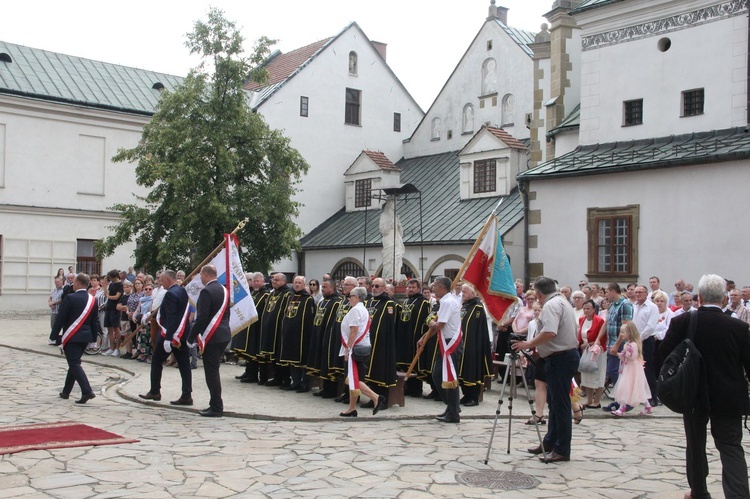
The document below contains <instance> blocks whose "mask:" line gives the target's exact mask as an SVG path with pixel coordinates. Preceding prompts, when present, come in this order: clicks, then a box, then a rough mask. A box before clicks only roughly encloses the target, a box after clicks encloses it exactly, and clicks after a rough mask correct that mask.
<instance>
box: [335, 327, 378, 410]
mask: <svg viewBox="0 0 750 499" xmlns="http://www.w3.org/2000/svg"><path fill="white" fill-rule="evenodd" d="M371 322H372V319H371V318H369V319H367V326H366V327H365V329H364V331H363V332H362V333H361V334H360V335H359V336H357V337H356V338H355V339H354V345H356V344H358V343H360V342H361V341H362V340H364V339H365V335H367V334H370V323H371ZM348 339H349V335H348V334H344V332H343V331H342V332H341V343H343V344H344V348H351V349H350V350H349V360H348V361H347V369H348V372H349V376H347V378H346V383H347V384H348V385H349V392H350V396H351V395H354V396H357V395H359V393H360V392H359V370H358V369H357V363H356V362H354V356H353V355H352V353H353V350H354V345H351V346H350V345H347V340H348ZM351 392H354V393H353V394H352V393H351Z"/></svg>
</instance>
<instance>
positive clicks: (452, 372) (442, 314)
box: [417, 276, 463, 423]
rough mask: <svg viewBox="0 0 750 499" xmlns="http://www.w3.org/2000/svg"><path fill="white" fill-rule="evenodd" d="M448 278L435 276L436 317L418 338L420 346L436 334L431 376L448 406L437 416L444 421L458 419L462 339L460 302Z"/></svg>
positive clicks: (433, 290) (451, 421)
mask: <svg viewBox="0 0 750 499" xmlns="http://www.w3.org/2000/svg"><path fill="white" fill-rule="evenodd" d="M450 290H451V280H450V279H448V278H447V277H445V276H440V277H438V278H437V279H435V282H434V283H433V284H432V292H433V293H434V294H435V296H436V297H437V299H438V300H439V301H440V308H439V309H438V313H437V319H436V320H434V321H432V322H430V329H428V330H427V332H426V333H425V334H424V336H422V338H420V340H419V342H418V343H417V347H420V346H421V345H422V344H423V343H424V342H426V341H427V340H428V339H430V337H432V336H433V335H435V334H436V333H437V334H438V353H439V355H437V356H436V357H435V365H434V366H433V367H432V380H433V381H434V383H435V388H436V389H437V391H438V393H439V394H440V398H441V399H442V400H443V402H444V403H445V405H446V406H447V407H446V409H445V412H444V413H443V414H441V415H439V416H437V418H436V419H437V420H438V421H442V422H444V423H458V422H460V421H461V418H460V417H459V412H460V409H459V406H458V401H459V397H458V374H457V373H458V371H457V368H458V362H459V359H460V358H461V355H462V354H463V347H462V342H461V336H462V335H461V304H460V303H459V302H458V297H457V296H455V295H454V294H453V293H451V292H450Z"/></svg>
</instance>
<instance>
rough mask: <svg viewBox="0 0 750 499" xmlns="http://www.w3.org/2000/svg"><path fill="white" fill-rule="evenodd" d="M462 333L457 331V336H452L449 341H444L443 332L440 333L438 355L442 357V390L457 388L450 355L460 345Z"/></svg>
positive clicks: (454, 368) (454, 367) (454, 369)
mask: <svg viewBox="0 0 750 499" xmlns="http://www.w3.org/2000/svg"><path fill="white" fill-rule="evenodd" d="M463 336H464V332H463V331H462V330H461V329H459V330H458V334H456V335H455V336H453V338H451V339H450V340H449V341H446V340H445V338H444V337H443V332H442V331H440V353H441V354H442V356H443V383H442V387H443V388H444V389H451V388H458V376H457V375H456V366H454V365H453V359H452V358H451V355H452V354H453V352H455V351H456V350H457V349H458V346H459V345H460V344H461V338H463Z"/></svg>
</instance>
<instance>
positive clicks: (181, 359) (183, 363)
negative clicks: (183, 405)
mask: <svg viewBox="0 0 750 499" xmlns="http://www.w3.org/2000/svg"><path fill="white" fill-rule="evenodd" d="M172 352H173V353H174V358H175V359H177V366H178V367H179V368H180V377H181V378H182V396H183V397H185V398H190V394H191V393H193V373H192V371H191V370H190V348H188V346H187V345H186V344H185V339H184V338H183V340H182V344H181V345H180V348H174V347H173V348H172ZM167 358H169V354H168V353H167V352H166V351H165V350H164V338H162V336H161V335H160V334H157V336H156V347H155V348H154V352H153V353H152V354H151V390H149V391H150V392H151V393H161V373H162V371H163V370H164V366H163V364H164V361H166V360H167Z"/></svg>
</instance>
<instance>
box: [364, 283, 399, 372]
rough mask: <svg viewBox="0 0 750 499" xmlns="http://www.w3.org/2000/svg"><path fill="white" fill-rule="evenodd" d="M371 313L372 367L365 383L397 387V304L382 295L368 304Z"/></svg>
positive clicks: (374, 297)
mask: <svg viewBox="0 0 750 499" xmlns="http://www.w3.org/2000/svg"><path fill="white" fill-rule="evenodd" d="M367 308H368V311H369V312H370V344H371V345H372V354H371V355H370V367H369V369H368V371H367V374H366V375H365V381H366V382H367V383H372V384H374V385H378V386H383V387H391V386H396V380H397V376H396V302H394V301H393V300H391V298H390V297H389V296H388V295H386V294H382V295H379V296H373V297H372V299H371V300H370V301H369V303H368V304H367Z"/></svg>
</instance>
